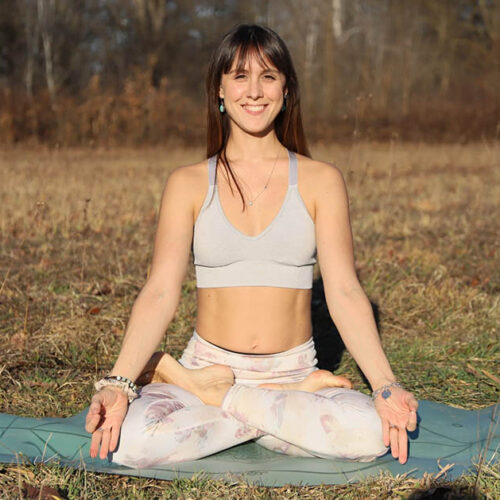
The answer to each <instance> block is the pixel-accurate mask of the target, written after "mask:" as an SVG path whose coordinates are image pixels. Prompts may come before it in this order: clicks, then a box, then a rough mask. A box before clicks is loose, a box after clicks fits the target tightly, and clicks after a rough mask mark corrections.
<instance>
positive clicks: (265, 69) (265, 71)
mask: <svg viewBox="0 0 500 500" xmlns="http://www.w3.org/2000/svg"><path fill="white" fill-rule="evenodd" d="M234 73H248V70H247V69H245V68H242V69H238V68H235V69H232V70H230V71H229V74H234ZM260 73H261V74H262V73H276V74H278V73H279V71H278V70H277V69H273V68H269V67H268V68H262V71H261V72H260Z"/></svg>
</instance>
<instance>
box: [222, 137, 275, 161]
mask: <svg viewBox="0 0 500 500" xmlns="http://www.w3.org/2000/svg"><path fill="white" fill-rule="evenodd" d="M282 148H283V146H282V144H281V143H280V141H279V140H278V137H277V136H276V133H275V132H274V130H272V131H271V132H269V134H267V135H265V136H263V137H256V136H253V135H250V134H242V133H231V135H230V136H229V139H228V141H227V148H226V153H227V157H228V159H229V160H230V161H252V160H254V161H255V160H257V161H260V160H266V159H271V158H273V159H274V158H275V157H276V154H277V153H278V152H279V151H280V150H281V149H282Z"/></svg>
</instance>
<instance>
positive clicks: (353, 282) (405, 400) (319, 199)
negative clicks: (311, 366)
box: [315, 164, 418, 463]
mask: <svg viewBox="0 0 500 500" xmlns="http://www.w3.org/2000/svg"><path fill="white" fill-rule="evenodd" d="M317 176H318V177H317V178H316V179H315V186H316V189H315V192H316V197H315V214H316V221H315V222H316V239H317V248H318V259H319V264H320V268H321V275H322V278H323V285H324V289H325V297H326V302H327V305H328V310H329V312H330V315H331V316H332V319H333V320H334V321H335V324H336V326H337V328H338V330H339V333H340V335H341V337H342V340H343V341H344V344H345V346H346V347H347V349H348V351H349V352H350V353H351V355H352V357H353V358H354V360H355V361H356V363H357V364H358V366H359V367H360V368H361V370H362V371H363V373H364V374H365V376H366V378H367V379H368V381H369V382H370V385H371V386H372V390H376V389H378V388H379V387H382V386H384V385H386V384H390V383H392V382H394V381H395V380H396V378H395V376H394V374H393V372H392V370H391V367H390V365H389V362H388V360H387V357H386V355H385V353H384V351H383V348H382V344H381V342H380V337H379V335H378V332H377V327H376V324H375V319H374V317H373V312H372V308H371V305H370V302H369V300H368V298H367V297H366V294H365V293H364V291H363V289H362V288H361V285H360V283H359V280H358V278H357V276H356V271H355V267H354V254H353V244H352V232H351V224H350V219H349V202H348V198H347V192H346V188H345V183H344V180H343V177H342V174H341V172H340V171H339V170H338V169H336V168H335V167H332V166H330V165H328V164H321V166H319V167H318V172H317ZM391 392H392V396H391V397H390V398H388V399H384V398H383V397H382V396H378V397H377V399H376V402H375V403H376V407H377V410H378V412H379V415H380V417H381V420H382V426H383V433H384V441H385V443H386V445H388V444H389V443H390V444H391V448H392V453H393V456H395V457H398V456H399V459H400V461H401V462H402V463H404V462H405V461H406V456H407V451H406V450H407V437H406V429H408V430H414V429H415V426H416V413H415V411H416V409H417V406H418V403H417V401H416V400H415V398H414V397H413V396H412V395H411V394H410V393H408V392H407V391H405V390H403V389H400V388H397V387H391ZM398 430H399V432H398Z"/></svg>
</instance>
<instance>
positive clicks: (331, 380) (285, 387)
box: [259, 370, 352, 392]
mask: <svg viewBox="0 0 500 500" xmlns="http://www.w3.org/2000/svg"><path fill="white" fill-rule="evenodd" d="M259 387H261V388H263V389H274V390H279V391H305V392H316V391H319V390H320V389H325V388H328V387H344V388H346V389H351V388H352V383H351V381H350V380H348V379H347V378H345V377H342V376H341V375H334V374H333V373H332V372H330V371H328V370H316V371H314V372H312V373H311V374H310V375H308V376H307V377H306V378H305V379H304V380H301V381H300V382H292V383H288V384H260V385H259Z"/></svg>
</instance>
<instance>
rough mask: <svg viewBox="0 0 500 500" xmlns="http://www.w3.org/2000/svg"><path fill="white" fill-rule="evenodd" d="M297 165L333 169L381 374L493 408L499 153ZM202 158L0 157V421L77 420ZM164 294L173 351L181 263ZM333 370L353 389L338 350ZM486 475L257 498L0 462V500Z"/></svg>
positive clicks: (339, 494) (374, 493) (182, 323)
mask: <svg viewBox="0 0 500 500" xmlns="http://www.w3.org/2000/svg"><path fill="white" fill-rule="evenodd" d="M313 153H314V154H313V156H314V157H315V158H318V159H323V160H327V161H331V162H333V163H335V164H336V165H338V166H339V167H340V168H341V169H342V171H343V172H344V175H345V178H346V181H347V184H348V188H349V193H350V200H351V213H352V224H353V231H354V238H355V245H356V261H357V268H358V272H359V276H360V279H361V281H362V284H363V286H364V287H365V290H366V292H367V294H368V296H369V297H370V300H371V301H372V302H373V303H374V304H375V305H376V309H377V311H378V320H379V325H380V331H381V335H382V340H383V343H384V346H385V348H386V351H387V354H388V356H389V359H390V360H391V363H392V365H393V368H394V371H395V373H396V374H397V376H398V377H399V378H400V379H401V381H402V382H403V384H404V385H406V386H407V387H409V388H411V389H412V390H413V391H414V393H415V394H416V396H417V397H419V398H422V399H432V400H435V401H440V402H445V403H448V404H451V405H453V406H458V407H461V408H468V409H475V408H482V407H485V406H489V405H491V404H494V403H496V402H497V399H498V394H499V388H500V386H499V379H498V373H499V372H500V370H499V347H498V345H499V344H498V331H497V326H498V320H499V315H500V308H499V307H498V305H499V304H498V302H499V298H498V297H499V296H498V291H499V284H500V279H499V269H500V266H499V260H498V248H499V241H498V237H499V220H500V213H499V210H498V200H500V183H499V182H498V181H499V168H500V161H499V159H500V154H499V153H500V145H499V144H492V143H477V144H469V145H459V144H456V145H444V144H443V145H432V146H431V145H426V144H404V143H400V142H393V143H384V144H379V143H356V144H354V146H347V145H345V146H341V145H331V146H328V147H326V146H320V145H317V146H315V147H314V148H313ZM202 157H203V151H202V150H201V149H192V150H168V151H167V150H162V149H155V150H123V149H120V150H109V151H105V150H102V151H91V150H62V151H47V150H42V149H40V150H23V149H12V150H4V151H1V152H0V335H1V337H0V338H1V345H2V349H1V350H0V374H1V377H0V411H1V412H7V413H15V414H19V415H26V416H37V417H43V416H69V415H72V414H74V413H76V412H78V411H80V410H82V409H83V408H85V406H86V405H87V404H88V402H89V399H90V396H91V394H92V383H93V381H94V380H96V379H97V378H98V377H100V376H101V375H102V374H104V373H105V372H106V371H107V370H108V369H109V368H110V367H111V366H112V363H113V360H114V359H115V357H116V355H117V353H118V350H119V347H120V343H121V339H122V335H123V332H124V328H125V325H126V321H127V317H128V313H129V310H130V308H131V305H132V303H133V301H134V298H135V296H136V295H137V293H138V291H139V289H140V288H141V286H142V284H143V283H144V280H145V277H146V276H147V272H148V266H149V262H150V258H151V252H152V240H153V234H154V230H155V221H156V212H157V208H158V204H159V200H160V196H161V191H162V186H163V184H164V182H165V179H166V177H167V175H168V172H169V171H170V170H171V169H172V168H173V167H175V166H177V165H181V164H186V163H190V162H193V161H196V160H199V159H200V158H202ZM182 295H183V300H182V303H181V305H180V307H179V310H178V312H177V315H176V318H175V321H174V322H173V323H172V324H171V325H170V327H169V330H168V333H167V336H166V340H165V343H164V348H165V349H168V350H169V351H170V352H171V353H172V354H173V355H174V356H178V355H179V354H180V352H181V350H182V349H183V346H184V345H185V343H186V341H187V339H188V338H189V336H190V335H191V332H192V329H193V325H194V318H195V314H196V304H195V300H194V297H195V281H194V273H193V269H192V268H191V269H190V271H189V273H188V275H187V277H186V280H185V283H184V286H183V294H182ZM327 328H328V325H326V326H325V329H327ZM321 355H322V357H323V359H325V360H327V358H328V356H329V355H330V354H329V353H322V354H321ZM331 355H332V356H333V357H334V356H335V353H332V354H331ZM337 357H338V356H337ZM327 361H328V360H327ZM327 361H325V362H326V363H327ZM339 372H341V373H343V374H347V375H348V376H349V377H350V378H351V379H352V380H353V381H354V382H355V384H356V387H357V388H358V389H360V390H364V391H367V390H368V386H367V385H366V383H365V381H364V380H363V378H362V377H361V375H360V373H359V371H358V370H357V368H356V366H355V365H354V363H353V361H352V359H351V358H350V356H349V355H348V354H347V353H345V352H344V353H343V355H342V357H341V360H340V366H339ZM499 477H500V468H499V467H498V466H491V464H484V465H483V466H482V467H481V469H480V471H479V474H478V473H476V474H473V475H469V476H465V477H463V478H462V479H460V480H458V481H454V482H453V483H450V482H447V481H446V477H445V475H444V476H443V477H440V478H439V479H436V478H435V477H431V476H427V477H425V478H424V479H419V480H415V479H410V478H404V477H400V478H393V477H391V476H380V477H378V478H376V479H373V480H371V481H367V482H363V483H359V484H353V485H344V486H322V487H303V488H299V487H288V488H278V489H267V488H258V487H253V486H248V485H244V484H229V485H228V484H225V483H222V482H220V481H210V480H206V479H204V478H203V477H199V478H195V479H193V480H179V481H174V482H161V481H154V480H145V479H136V478H127V477H113V476H106V475H99V474H93V473H89V472H85V471H73V470H70V469H59V468H56V467H51V466H43V465H38V466H23V467H14V466H0V492H1V493H0V497H1V498H21V497H23V491H24V492H25V493H24V495H27V493H26V492H27V488H26V485H31V486H33V487H35V490H34V491H35V496H33V497H32V498H37V496H36V495H38V493H36V491H38V490H36V488H41V486H48V487H52V488H54V489H55V490H57V491H58V492H59V494H60V495H61V497H62V498H89V499H94V498H99V499H104V498H106V499H108V498H134V499H135V498H148V499H149V498H193V499H194V498H200V499H201V498H203V499H206V498H210V499H215V498H241V499H246V498H262V499H264V498H317V499H320V498H325V497H329V496H331V497H336V498H407V497H409V496H410V495H412V494H413V497H412V498H423V496H422V495H420V496H418V495H419V494H418V493H415V492H416V491H417V490H419V491H420V490H426V489H427V490H428V489H429V488H431V487H436V488H438V489H437V490H436V491H438V492H441V493H443V494H449V496H448V497H446V498H475V497H476V496H481V497H484V498H499V497H500V486H499V481H498V478H499ZM412 492H413V493H412ZM38 496H39V498H43V496H42V492H41V490H40V495H38ZM47 498H49V497H48V496H47ZM426 498H429V497H426ZM433 498H437V497H433ZM440 498H445V497H440Z"/></svg>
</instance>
